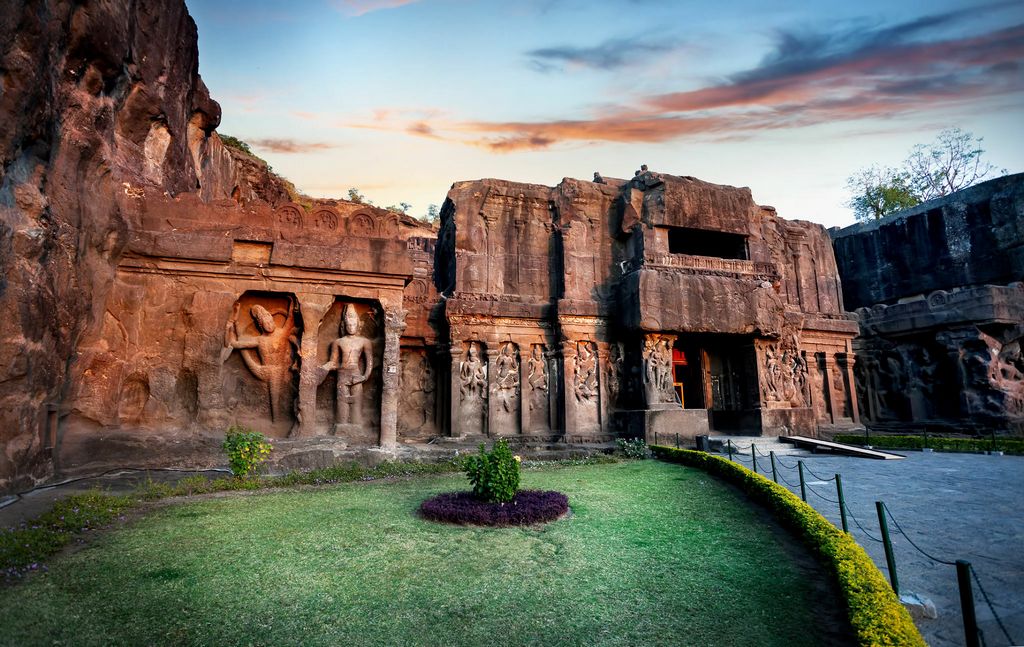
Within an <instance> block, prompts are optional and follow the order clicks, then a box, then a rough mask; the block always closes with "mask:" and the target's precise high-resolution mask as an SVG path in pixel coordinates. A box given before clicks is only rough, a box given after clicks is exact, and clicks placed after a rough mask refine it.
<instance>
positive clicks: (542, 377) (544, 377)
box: [526, 344, 548, 393]
mask: <svg viewBox="0 0 1024 647" xmlns="http://www.w3.org/2000/svg"><path fill="white" fill-rule="evenodd" d="M529 367H530V374H529V376H527V378H526V379H527V381H528V382H529V383H530V388H531V389H533V390H540V391H543V392H545V393H547V390H548V373H547V368H546V366H545V361H544V347H543V346H542V345H540V344H534V346H533V352H532V354H531V355H530V363H529Z"/></svg>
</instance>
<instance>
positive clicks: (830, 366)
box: [822, 353, 843, 426]
mask: <svg viewBox="0 0 1024 647" xmlns="http://www.w3.org/2000/svg"><path fill="white" fill-rule="evenodd" d="M822 365H823V366H824V368H825V371H824V376H825V392H826V393H828V417H829V422H831V423H832V425H833V426H835V424H836V419H838V418H839V417H840V416H842V415H843V412H842V411H836V403H837V402H838V399H837V396H836V390H835V387H834V386H833V385H832V373H833V372H834V371H835V370H836V367H835V360H834V359H833V358H832V357H830V356H829V354H828V353H825V358H824V362H822Z"/></svg>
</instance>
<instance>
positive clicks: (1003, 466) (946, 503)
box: [736, 450, 1024, 647]
mask: <svg viewBox="0 0 1024 647" xmlns="http://www.w3.org/2000/svg"><path fill="white" fill-rule="evenodd" d="M896 453H899V454H902V455H904V456H906V458H905V459H904V460H894V461H883V460H870V459H863V458H853V457H839V456H825V455H810V456H804V457H803V460H804V465H805V467H808V468H810V470H811V471H813V472H814V473H815V474H817V475H819V476H821V477H825V478H831V477H832V475H833V474H836V473H839V474H841V475H842V481H843V491H844V494H845V496H846V503H847V507H848V509H849V510H850V511H851V512H852V513H853V516H854V517H855V518H856V520H857V521H858V522H859V523H860V525H861V526H862V527H863V528H859V527H857V525H856V524H855V523H854V521H853V520H852V519H851V520H850V522H849V525H850V530H851V532H852V534H853V536H854V537H855V538H856V539H857V541H858V542H859V543H860V545H861V546H863V547H864V548H865V549H866V550H867V552H868V554H869V555H870V556H871V558H872V559H873V560H874V561H875V564H877V565H878V567H879V569H881V571H882V572H883V573H885V574H886V575H888V569H887V568H886V560H885V551H884V549H883V547H882V544H881V542H880V541H876V540H877V539H878V538H879V537H880V533H879V524H878V515H877V512H876V508H875V502H876V501H884V502H885V504H886V507H887V508H888V509H889V511H890V512H891V513H892V515H893V517H894V518H895V519H896V521H898V522H899V524H900V526H901V527H902V528H903V530H904V531H905V532H906V533H907V534H908V535H909V536H910V537H911V539H913V541H914V543H916V544H917V545H918V546H919V547H920V548H921V549H923V550H924V551H926V552H927V553H929V554H930V555H932V556H934V557H936V558H938V559H941V560H944V561H949V562H953V561H956V560H958V559H962V560H966V561H968V562H970V563H971V564H972V565H973V566H974V569H975V571H976V572H977V574H978V577H979V579H980V580H981V584H982V586H984V588H985V591H986V592H987V593H988V595H989V597H990V598H991V600H992V602H993V606H994V608H995V611H996V613H997V614H998V616H999V618H1001V619H1002V621H1003V624H1004V625H1005V627H1006V629H1008V630H1009V633H1010V636H1011V637H1012V638H1013V639H1014V641H1015V642H1014V643H1010V642H1009V641H1008V640H1007V638H1006V636H1005V635H1003V632H1002V630H1001V629H1000V628H999V626H998V624H997V623H996V620H995V618H994V617H993V614H992V611H991V610H990V609H989V607H988V606H987V604H986V602H985V600H984V598H983V597H982V594H981V592H980V591H979V590H978V587H977V586H975V588H974V595H975V601H976V604H975V608H976V610H977V615H978V624H979V626H980V627H981V629H982V631H983V632H984V638H985V643H986V644H987V645H988V646H989V647H994V646H996V645H1009V644H1015V645H1021V644H1024V642H1022V641H1024V507H1022V501H1024V500H1022V495H1024V457H1019V456H987V455H982V454H947V453H923V452H896ZM736 458H737V459H738V460H739V461H740V462H742V463H743V464H744V465H746V466H747V467H750V456H749V450H748V453H747V454H746V455H743V456H737V457H736ZM796 461H797V457H793V456H786V457H782V462H784V463H785V465H787V466H792V468H789V469H787V468H782V469H780V472H781V475H782V477H783V478H785V479H786V480H788V481H789V482H790V483H792V484H793V486H794V487H791V488H790V489H791V490H793V491H794V492H796V494H798V495H799V493H800V488H799V477H798V473H797V470H796V469H795V465H796ZM758 468H759V469H758V471H759V472H761V473H765V472H767V475H768V476H769V477H771V469H770V467H769V466H768V459H759V460H758ZM807 479H808V485H809V486H810V490H811V492H810V493H808V495H807V496H808V499H809V501H808V503H811V504H812V505H813V506H814V507H815V508H816V509H817V510H818V511H819V512H821V513H822V514H823V515H824V516H825V517H827V518H828V519H829V520H830V521H832V522H833V523H834V524H836V526H839V525H840V519H839V507H838V505H837V504H836V503H834V501H835V500H836V489H835V482H834V481H831V480H829V481H827V482H824V481H822V480H819V479H818V478H815V477H814V476H812V475H811V474H810V473H808V474H807ZM826 499H828V500H826ZM889 525H890V528H889V530H890V536H891V537H892V541H893V549H894V552H895V556H896V572H897V575H898V576H899V583H900V592H901V593H903V594H906V593H915V594H918V595H919V596H921V597H924V598H928V599H930V600H931V601H932V602H933V603H934V604H935V607H936V610H937V611H938V617H937V618H936V619H921V618H915V622H916V623H917V625H918V628H919V629H920V630H921V632H922V634H923V635H924V637H925V639H926V640H927V641H928V643H929V644H930V645H932V647H953V646H956V645H963V644H964V633H963V620H962V616H961V611H960V598H959V593H958V588H957V581H956V569H955V567H954V566H949V565H945V564H940V563H936V562H934V561H932V560H931V559H929V558H928V557H925V556H924V555H922V554H921V553H920V552H918V551H917V550H916V549H915V548H914V547H913V546H911V544H910V543H909V542H908V541H907V540H906V539H905V538H904V537H903V536H901V535H900V534H899V532H898V531H897V530H896V528H895V527H894V526H893V524H892V523H890V524H889Z"/></svg>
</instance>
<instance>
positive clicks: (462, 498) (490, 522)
mask: <svg viewBox="0 0 1024 647" xmlns="http://www.w3.org/2000/svg"><path fill="white" fill-rule="evenodd" d="M568 511H569V497H567V496H565V495H564V494H562V493H561V492H554V491H544V490H521V491H519V492H518V493H517V494H516V496H515V498H514V499H512V500H511V501H509V502H508V503H487V502H485V501H481V500H480V499H477V498H476V497H474V496H473V493H472V492H445V493H444V494H438V495H437V496H435V497H431V498H429V499H427V500H426V501H424V502H423V504H422V505H421V506H420V514H422V515H423V517H424V518H426V519H430V520H431V521H442V522H445V523H468V524H473V525H477V526H526V525H529V524H534V523H544V522H546V521H553V520H555V519H557V518H559V517H561V516H562V515H563V514H565V513H566V512H568Z"/></svg>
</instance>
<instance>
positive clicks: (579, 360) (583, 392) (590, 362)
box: [573, 341, 597, 400]
mask: <svg viewBox="0 0 1024 647" xmlns="http://www.w3.org/2000/svg"><path fill="white" fill-rule="evenodd" d="M596 356H597V353H595V352H594V347H593V344H592V343H591V342H589V341H581V342H579V343H578V344H577V345H576V357H575V358H573V364H574V369H575V375H576V377H575V380H574V386H575V389H574V390H575V392H576V399H577V400H593V399H595V398H596V397H597V357H596Z"/></svg>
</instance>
